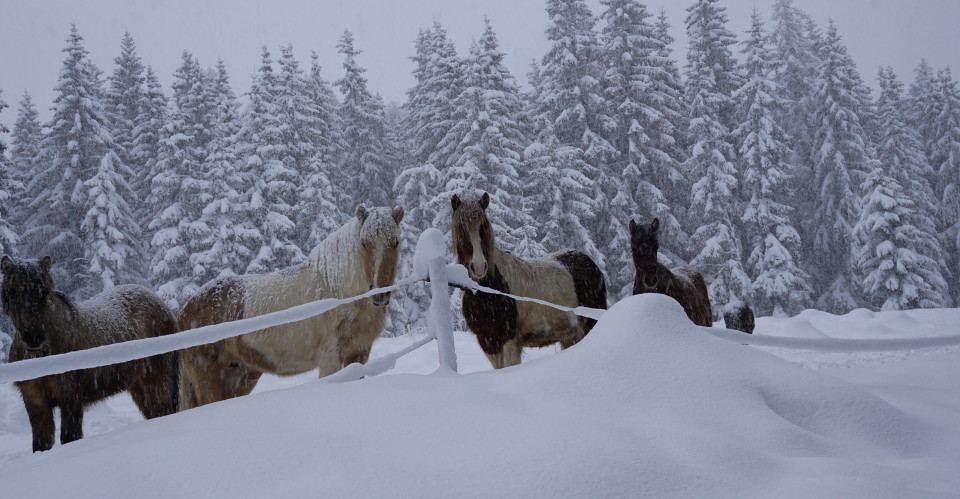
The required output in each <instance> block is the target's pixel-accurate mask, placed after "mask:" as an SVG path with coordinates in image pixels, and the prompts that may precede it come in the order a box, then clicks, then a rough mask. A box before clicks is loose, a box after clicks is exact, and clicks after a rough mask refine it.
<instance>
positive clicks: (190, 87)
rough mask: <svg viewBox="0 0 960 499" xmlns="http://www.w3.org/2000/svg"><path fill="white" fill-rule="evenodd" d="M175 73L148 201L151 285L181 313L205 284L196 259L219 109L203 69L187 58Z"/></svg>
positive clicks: (207, 195) (185, 54) (193, 59)
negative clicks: (198, 275)
mask: <svg viewBox="0 0 960 499" xmlns="http://www.w3.org/2000/svg"><path fill="white" fill-rule="evenodd" d="M181 59H182V63H181V65H180V67H179V68H178V69H177V70H176V72H175V73H174V82H173V99H172V100H173V108H172V110H171V115H170V118H169V121H168V123H167V124H166V125H165V126H164V127H163V128H162V130H161V132H160V139H159V151H158V157H157V164H156V165H155V168H154V170H155V171H156V175H155V176H154V177H153V178H152V179H151V191H150V195H149V197H148V198H147V205H148V206H149V207H150V213H152V214H153V217H152V219H151V221H150V222H149V224H148V229H149V231H150V235H151V238H150V241H151V247H152V255H151V262H150V263H151V265H150V282H151V284H152V285H153V286H154V289H156V290H157V293H158V294H159V295H160V297H161V298H162V299H163V300H164V301H165V302H167V304H168V305H169V306H170V307H171V308H172V309H174V310H177V309H179V307H180V305H182V304H183V303H184V302H186V300H188V299H189V298H190V297H191V296H192V295H193V294H194V293H195V292H196V291H197V289H198V288H199V286H200V285H202V284H203V283H198V282H196V281H195V280H194V272H193V267H192V265H191V263H190V255H192V254H193V253H195V252H196V250H198V249H199V247H198V243H199V237H200V235H201V234H202V233H203V229H202V224H200V215H201V210H202V209H203V207H204V206H205V205H206V203H208V202H210V194H209V189H210V186H209V183H208V182H207V181H206V180H205V179H204V162H205V161H206V158H207V153H208V146H209V144H210V141H211V140H212V138H213V133H214V130H215V129H216V128H215V126H214V117H215V116H216V113H215V111H214V109H213V104H212V102H210V101H209V100H208V99H207V97H208V94H207V92H206V90H205V86H206V78H205V77H204V74H203V71H202V70H201V69H200V64H199V63H198V62H197V60H196V58H194V57H193V55H191V54H190V53H189V52H184V53H183V55H182V57H181Z"/></svg>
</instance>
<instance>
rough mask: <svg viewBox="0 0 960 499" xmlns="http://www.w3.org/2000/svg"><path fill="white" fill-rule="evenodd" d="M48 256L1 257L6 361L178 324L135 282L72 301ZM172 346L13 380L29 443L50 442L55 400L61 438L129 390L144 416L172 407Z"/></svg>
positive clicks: (78, 432)
mask: <svg viewBox="0 0 960 499" xmlns="http://www.w3.org/2000/svg"><path fill="white" fill-rule="evenodd" d="M51 264H52V262H51V260H50V257H44V258H43V259H41V260H19V259H12V258H10V257H8V256H4V257H3V259H2V260H0V271H2V273H3V287H2V290H0V300H2V301H3V310H4V312H6V314H7V315H8V316H9V317H10V320H11V321H12V322H13V325H14V327H15V328H16V335H15V336H14V338H13V345H11V347H10V361H11V362H16V361H19V360H24V359H34V358H39V357H45V356H47V355H56V354H61V353H67V352H72V351H75V350H86V349H88V348H93V347H97V346H101V345H107V344H111V343H119V342H122V341H129V340H135V339H140V338H152V337H156V336H163V335H167V334H173V333H176V332H177V321H176V318H174V316H173V313H172V312H171V311H170V309H169V308H167V306H166V305H165V304H164V303H163V301H162V300H160V298H158V297H157V296H156V295H155V294H153V293H152V292H151V291H149V290H148V289H146V288H144V287H141V286H117V287H115V288H113V289H111V290H109V291H105V292H103V293H100V294H99V295H97V296H94V297H93V298H91V299H89V300H87V301H84V302H80V303H74V302H73V301H72V300H71V299H70V298H68V297H67V296H66V295H64V294H63V293H61V292H59V291H56V290H55V289H54V286H53V278H51V277H50V266H51ZM177 364H178V362H177V356H176V353H168V354H162V355H155V356H153V357H148V358H146V359H139V360H133V361H129V362H121V363H119V364H113V365H109V366H102V367H96V368H92V369H81V370H78V371H70V372H67V373H64V374H56V375H51V376H44V377H42V378H37V379H32V380H29V381H21V382H17V383H15V385H16V387H17V388H18V389H19V390H20V394H21V395H22V397H23V404H24V406H25V407H26V410H27V416H28V418H29V419H30V427H31V428H32V430H33V451H34V452H37V451H44V450H47V449H49V448H51V447H53V442H54V434H55V428H54V422H53V409H54V408H55V407H59V408H60V421H61V423H60V443H61V444H66V443H68V442H72V441H74V440H79V439H81V438H83V410H84V408H85V407H86V406H88V405H91V404H94V403H96V402H99V401H101V400H103V399H105V398H107V397H109V396H111V395H114V394H117V393H120V392H122V391H124V390H128V391H129V392H130V395H131V396H132V397H133V401H134V402H135V403H136V404H137V407H139V408H140V412H142V413H143V415H144V417H146V418H155V417H158V416H165V415H167V414H172V413H174V412H177V403H178V399H179V394H178V392H177Z"/></svg>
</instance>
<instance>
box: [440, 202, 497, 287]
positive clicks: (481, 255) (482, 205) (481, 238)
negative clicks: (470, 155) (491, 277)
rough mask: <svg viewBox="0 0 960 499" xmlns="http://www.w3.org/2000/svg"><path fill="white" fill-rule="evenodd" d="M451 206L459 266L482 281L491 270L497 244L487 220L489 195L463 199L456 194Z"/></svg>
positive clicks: (451, 224) (454, 241)
mask: <svg viewBox="0 0 960 499" xmlns="http://www.w3.org/2000/svg"><path fill="white" fill-rule="evenodd" d="M450 203H451V206H452V208H453V213H452V217H453V218H452V220H451V223H450V226H451V229H452V233H453V247H454V251H455V252H456V254H457V263H459V264H460V265H463V266H465V267H467V271H468V272H469V273H470V277H471V278H473V279H474V280H480V279H482V278H483V277H484V276H486V275H487V271H488V270H490V258H491V257H492V256H493V248H494V242H495V241H494V236H493V225H491V224H490V219H488V218H487V206H490V195H489V194H487V193H486V192H484V193H483V195H482V196H480V197H479V198H476V199H463V200H461V199H460V196H457V195H456V194H454V195H453V197H452V198H450ZM478 249H479V250H478Z"/></svg>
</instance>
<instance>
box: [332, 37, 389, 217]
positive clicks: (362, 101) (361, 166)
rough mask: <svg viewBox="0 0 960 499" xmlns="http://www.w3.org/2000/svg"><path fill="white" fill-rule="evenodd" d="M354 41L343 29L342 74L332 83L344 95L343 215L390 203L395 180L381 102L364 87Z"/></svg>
mask: <svg viewBox="0 0 960 499" xmlns="http://www.w3.org/2000/svg"><path fill="white" fill-rule="evenodd" d="M353 41H354V40H353V34H352V33H351V32H350V31H349V30H344V32H343V35H342V36H341V37H340V42H339V43H338V44H337V51H338V52H340V53H341V54H343V56H344V59H343V68H344V70H345V74H344V76H343V78H341V79H339V80H337V81H336V83H335V85H336V86H337V87H338V88H339V89H340V93H341V94H342V95H343V101H342V102H341V104H340V112H339V114H340V119H341V120H343V144H344V154H343V158H342V161H343V163H342V164H341V165H340V178H339V180H338V181H339V182H343V183H342V184H341V185H343V187H344V191H345V192H347V193H348V194H349V196H348V197H346V198H345V199H343V200H341V202H340V209H341V210H342V211H343V212H345V213H353V209H354V208H355V207H356V205H357V204H365V205H366V206H385V205H387V204H389V203H390V202H391V201H392V200H393V196H392V192H391V191H392V186H393V180H394V178H395V172H392V171H389V169H388V168H387V165H386V164H385V160H384V153H385V149H386V144H385V141H386V127H385V125H384V116H383V100H382V99H381V98H380V96H379V95H374V94H373V93H371V92H370V90H369V89H368V88H367V78H366V77H365V76H363V73H365V72H366V69H364V68H362V67H361V66H360V65H358V64H357V61H356V59H355V58H356V56H357V55H359V54H360V53H361V51H360V50H357V49H356V48H354V46H353Z"/></svg>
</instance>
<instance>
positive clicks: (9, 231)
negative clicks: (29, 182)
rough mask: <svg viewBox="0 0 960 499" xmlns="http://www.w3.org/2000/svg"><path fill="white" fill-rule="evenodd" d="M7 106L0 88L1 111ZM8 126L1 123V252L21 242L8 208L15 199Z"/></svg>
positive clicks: (6, 251)
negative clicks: (7, 138) (8, 151)
mask: <svg viewBox="0 0 960 499" xmlns="http://www.w3.org/2000/svg"><path fill="white" fill-rule="evenodd" d="M6 107H7V103H6V102H4V100H3V90H0V113H2V112H3V110H4V108H6ZM9 132H10V130H8V129H7V127H5V126H3V125H2V124H0V253H2V254H5V255H6V254H14V253H15V252H16V247H17V245H18V244H19V242H20V236H19V235H17V230H16V228H15V226H14V225H13V224H12V223H11V219H10V210H9V209H8V208H7V207H8V206H9V205H10V202H11V201H13V200H14V199H15V196H14V194H15V193H14V192H12V191H13V181H12V179H11V178H10V171H11V165H10V162H9V161H8V160H7V143H6V141H5V140H4V139H3V134H6V133H9Z"/></svg>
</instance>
